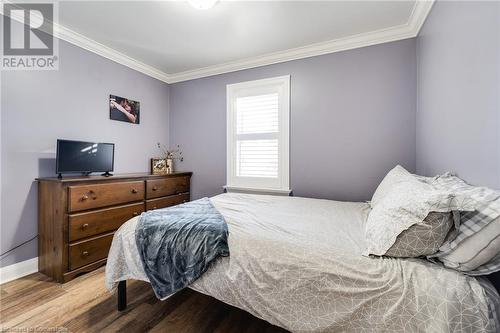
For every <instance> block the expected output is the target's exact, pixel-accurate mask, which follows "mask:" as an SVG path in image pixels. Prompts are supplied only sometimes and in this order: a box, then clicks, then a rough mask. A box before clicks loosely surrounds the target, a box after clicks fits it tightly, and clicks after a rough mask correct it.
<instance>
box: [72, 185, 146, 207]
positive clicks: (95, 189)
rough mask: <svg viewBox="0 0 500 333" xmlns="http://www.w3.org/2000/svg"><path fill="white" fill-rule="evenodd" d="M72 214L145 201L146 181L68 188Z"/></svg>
mask: <svg viewBox="0 0 500 333" xmlns="http://www.w3.org/2000/svg"><path fill="white" fill-rule="evenodd" d="M68 191H69V192H68V197H69V207H68V210H69V211H70V212H76V211H80V210H86V209H92V208H99V207H105V206H112V205H118V204H121V203H127V202H132V201H139V200H144V181H133V182H120V183H108V184H95V185H76V186H69V187H68Z"/></svg>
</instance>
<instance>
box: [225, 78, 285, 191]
mask: <svg viewBox="0 0 500 333" xmlns="http://www.w3.org/2000/svg"><path fill="white" fill-rule="evenodd" d="M289 117H290V76H281V77H276V78H270V79H264V80H257V81H250V82H242V83H237V84H230V85H228V86H227V186H226V188H228V189H229V190H250V191H251V190H256V191H258V190H262V191H264V192H275V193H286V194H288V193H289V192H290V188H289V160H288V158H289Z"/></svg>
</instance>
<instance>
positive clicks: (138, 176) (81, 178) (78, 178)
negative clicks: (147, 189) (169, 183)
mask: <svg viewBox="0 0 500 333" xmlns="http://www.w3.org/2000/svg"><path fill="white" fill-rule="evenodd" d="M192 174H193V173H192V172H173V173H169V174H165V175H152V174H150V173H147V172H144V173H120V174H114V175H112V176H108V177H106V176H66V177H64V176H63V177H62V178H58V177H40V178H36V179H35V180H37V181H48V182H58V183H67V182H85V181H94V180H96V181H97V180H119V179H120V180H121V179H146V178H147V179H154V178H165V177H176V176H191V175H192Z"/></svg>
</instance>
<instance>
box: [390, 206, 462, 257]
mask: <svg viewBox="0 0 500 333" xmlns="http://www.w3.org/2000/svg"><path fill="white" fill-rule="evenodd" d="M452 226H453V215H452V214H451V213H438V212H431V213H429V214H428V215H427V217H426V218H425V219H424V220H423V221H422V222H421V223H417V224H414V225H412V226H411V227H409V228H408V229H406V230H405V231H403V232H402V233H400V234H399V235H398V237H397V238H396V241H395V242H394V244H393V245H392V246H391V248H390V249H389V250H387V252H386V253H385V255H386V256H391V257H410V258H414V257H419V256H427V255H431V254H434V253H436V252H437V251H438V250H439V247H440V246H441V244H443V242H444V240H445V238H446V235H447V234H448V231H450V229H451V227H452Z"/></svg>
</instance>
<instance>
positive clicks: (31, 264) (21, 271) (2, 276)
mask: <svg viewBox="0 0 500 333" xmlns="http://www.w3.org/2000/svg"><path fill="white" fill-rule="evenodd" d="M36 272H38V258H33V259H28V260H25V261H21V262H18V263H17V264H13V265H9V266H5V267H1V268H0V284H4V283H7V282H9V281H12V280H16V279H19V278H22V277H23V276H26V275H29V274H33V273H36Z"/></svg>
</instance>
